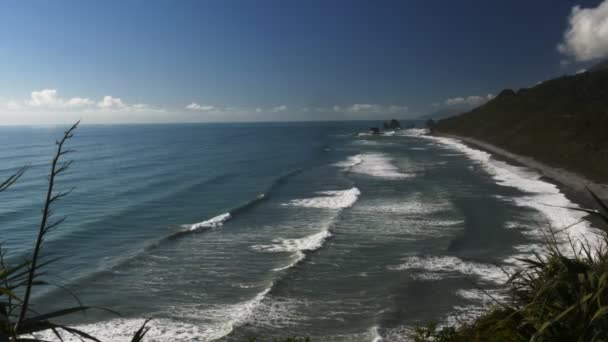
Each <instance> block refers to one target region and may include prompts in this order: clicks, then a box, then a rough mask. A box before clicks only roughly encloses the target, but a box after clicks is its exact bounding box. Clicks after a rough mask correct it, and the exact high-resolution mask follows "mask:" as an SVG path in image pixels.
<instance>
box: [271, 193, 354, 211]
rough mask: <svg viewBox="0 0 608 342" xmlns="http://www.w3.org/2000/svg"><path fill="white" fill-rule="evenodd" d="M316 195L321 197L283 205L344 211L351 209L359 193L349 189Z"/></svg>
mask: <svg viewBox="0 0 608 342" xmlns="http://www.w3.org/2000/svg"><path fill="white" fill-rule="evenodd" d="M316 194H317V195H321V196H319V197H312V198H304V199H295V200H291V201H289V202H288V203H285V204H283V205H285V206H295V207H305V208H319V209H344V208H349V207H352V206H353V204H355V202H357V199H358V198H359V195H360V194H361V191H359V189H357V188H351V189H348V190H336V191H319V192H316Z"/></svg>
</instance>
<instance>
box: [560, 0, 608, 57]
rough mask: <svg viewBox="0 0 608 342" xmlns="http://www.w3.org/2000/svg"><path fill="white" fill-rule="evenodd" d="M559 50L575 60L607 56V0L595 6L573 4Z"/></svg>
mask: <svg viewBox="0 0 608 342" xmlns="http://www.w3.org/2000/svg"><path fill="white" fill-rule="evenodd" d="M568 21H569V25H568V29H567V30H566V32H565V33H564V40H563V42H562V43H560V44H559V45H558V46H557V49H558V50H559V52H561V53H563V54H566V55H570V56H572V57H574V58H575V59H576V60H577V61H590V60H594V59H598V58H605V57H608V0H604V1H603V2H602V3H601V4H600V5H599V6H598V7H596V8H584V9H583V8H581V7H580V6H574V7H573V8H572V12H571V13H570V17H569V19H568Z"/></svg>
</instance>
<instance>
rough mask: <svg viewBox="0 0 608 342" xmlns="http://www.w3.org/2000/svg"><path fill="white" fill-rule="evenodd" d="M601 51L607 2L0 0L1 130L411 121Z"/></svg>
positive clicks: (569, 70)
mask: <svg viewBox="0 0 608 342" xmlns="http://www.w3.org/2000/svg"><path fill="white" fill-rule="evenodd" d="M607 57H608V0H574V1H569V0H537V1H529V0H527V1H523V0H510V1H487V0H461V1H448V0H444V1H437V0H424V1H423V0H419V1H417V0H412V1H388V0H386V1H385V0H382V1H381V0H377V1H372V0H369V1H357V0H349V1H340V0H332V1H330V0H322V1H317V0H307V1H290V0H277V1H266V0H256V1H249V0H243V1H234V0H218V1H211V0H209V1H204V0H200V1H188V0H179V1H173V0H157V1H152V0H103V1H101V0H100V1H93V0H91V1H81V0H53V1H48V0H38V1H36V0H31V1H30V0H2V1H1V2H0V125H12V124H63V123H70V122H73V121H75V120H78V119H82V120H83V122H84V123H91V124H95V123H102V124H108V123H162V122H235V121H245V122H251V121H302V120H361V119H386V118H390V117H397V118H412V117H416V116H418V115H423V114H428V113H431V112H433V111H437V110H440V109H445V108H449V107H450V106H456V105H469V106H476V105H479V104H482V103H484V102H485V101H487V100H489V99H491V98H492V97H493V96H494V95H493V94H497V93H499V92H500V91H501V90H502V89H504V88H521V87H531V86H534V85H536V84H537V83H538V82H540V81H543V80H546V79H549V78H553V77H557V76H561V75H564V74H574V73H576V72H581V71H584V70H585V69H587V68H589V67H590V66H591V65H593V64H594V63H596V62H597V61H599V60H602V59H604V58H607Z"/></svg>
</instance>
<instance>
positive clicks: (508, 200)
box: [0, 122, 596, 342]
mask: <svg viewBox="0 0 608 342" xmlns="http://www.w3.org/2000/svg"><path fill="white" fill-rule="evenodd" d="M372 125H377V123H370V122H327V123H255V124H253V123H251V124H183V125H181V124H179V125H178V124H175V125H108V126H102V125H100V126H95V125H90V126H87V125H83V126H81V127H79V128H78V129H77V131H76V134H75V137H74V138H73V139H71V140H70V141H69V143H68V145H69V148H72V149H74V150H75V151H76V152H74V153H73V154H71V155H68V156H69V158H71V159H72V160H73V161H74V163H73V164H72V167H71V168H70V169H69V171H68V172H67V173H65V174H64V175H62V176H61V177H60V179H59V180H58V182H57V186H58V187H59V188H60V189H63V190H69V189H72V188H73V192H72V193H71V194H70V195H69V196H68V197H66V198H65V199H64V200H63V201H61V202H59V203H58V204H57V205H56V206H55V208H54V212H55V217H56V218H59V217H62V216H65V217H67V220H66V221H65V222H64V223H63V224H62V225H61V226H60V227H58V228H57V229H56V230H54V231H53V232H51V233H50V235H49V236H48V238H47V239H46V241H45V245H44V248H43V253H44V256H45V258H47V259H50V258H55V257H59V258H60V259H59V260H58V261H56V262H54V263H52V264H51V265H49V266H48V267H47V268H46V270H47V273H48V275H47V276H46V277H47V279H48V280H50V281H51V282H54V283H58V284H61V285H62V286H65V287H67V288H68V289H70V290H71V291H72V292H73V293H74V294H75V295H76V296H77V297H78V298H79V299H80V301H81V302H82V303H83V304H84V305H87V306H96V307H103V308H108V309H111V310H114V311H117V312H119V313H121V315H122V316H117V315H115V314H113V313H110V312H107V311H103V310H91V311H90V312H89V313H88V314H87V315H86V316H82V315H77V316H74V317H71V318H69V319H68V320H67V321H66V323H69V324H72V325H75V326H77V327H79V328H81V329H83V330H85V331H87V332H89V333H91V334H93V335H94V336H97V337H98V338H100V339H103V340H107V341H119V342H120V341H129V340H130V338H129V336H130V335H132V333H133V332H134V331H135V330H136V329H137V328H138V327H139V326H140V325H141V323H142V322H143V320H144V319H146V318H152V319H153V320H152V323H151V326H152V330H151V331H150V332H149V334H148V341H151V342H155V341H243V340H246V339H247V338H248V337H259V338H261V339H262V340H263V341H265V340H270V339H271V338H274V337H286V336H293V335H297V336H310V337H311V338H312V339H313V341H370V342H371V341H408V340H409V337H408V336H409V335H410V334H411V332H412V329H413V328H414V327H415V326H417V325H420V324H425V323H427V322H429V321H439V322H441V323H442V324H458V322H460V321H462V320H463V319H467V318H469V317H473V316H475V315H477V314H479V313H480V312H482V311H483V310H484V308H486V307H487V306H488V305H490V304H492V301H493V300H492V299H490V298H489V297H488V296H487V295H485V294H484V292H483V291H481V290H480V288H482V289H484V291H486V292H488V293H490V294H492V295H493V297H494V298H496V299H499V300H500V299H501V298H504V282H505V280H506V279H507V275H506V274H505V272H504V271H507V272H508V271H509V270H512V269H513V267H516V265H517V263H518V260H517V258H521V257H525V256H529V255H530V254H531V253H533V252H535V251H542V248H543V247H542V241H543V233H542V230H541V229H540V228H539V227H549V226H551V227H554V228H556V229H557V228H563V227H566V226H568V225H572V224H574V225H573V226H572V227H571V228H569V231H570V232H571V234H572V236H573V237H575V238H581V237H582V238H588V239H592V238H593V236H594V232H595V231H596V230H595V229H594V228H593V227H592V226H591V224H590V223H589V222H587V221H585V220H584V218H583V214H582V213H580V212H577V211H573V210H570V209H566V208H565V207H568V206H576V204H574V203H572V202H570V201H569V200H568V199H567V198H566V197H565V196H564V194H562V193H561V192H560V190H559V188H558V187H557V186H555V185H553V184H551V183H549V182H547V181H546V180H544V179H543V178H541V176H540V175H539V174H537V173H536V172H534V171H532V170H528V169H525V168H523V167H518V166H513V165H509V164H508V163H505V162H503V161H500V160H496V159H495V158H493V157H492V156H490V155H489V154H488V153H485V152H482V151H478V150H475V149H473V148H470V147H467V146H465V145H463V144H462V143H460V142H458V141H456V140H453V139H448V138H438V137H429V136H426V135H424V134H423V133H424V132H422V131H421V130H402V131H396V132H389V133H388V134H386V135H382V136H370V135H366V134H362V135H355V133H357V132H365V131H366V130H367V129H368V128H369V127H370V126H372ZM64 129H65V127H56V126H53V127H51V126H38V127H0V176H2V177H5V176H8V175H9V174H10V173H11V172H14V171H15V170H17V169H18V168H19V167H20V166H23V165H27V166H28V170H27V172H26V174H25V175H24V176H23V177H22V178H21V179H20V180H19V182H18V183H17V184H16V185H15V186H14V187H12V188H11V189H10V191H7V192H4V193H2V194H0V195H1V198H2V203H3V205H2V206H1V207H0V223H1V224H0V240H2V242H3V249H4V250H5V251H6V252H7V258H8V259H9V260H12V261H18V260H21V259H22V258H23V257H25V256H27V253H28V251H30V250H31V248H32V247H33V244H34V237H35V234H36V230H37V226H38V224H39V216H40V210H41V208H42V203H43V199H44V195H45V194H44V191H45V189H46V175H47V174H48V171H49V168H50V159H51V157H52V153H53V149H54V141H55V140H56V139H57V138H58V137H59V136H60V134H61V133H62V131H63V130H64ZM564 249H567V247H566V246H564ZM34 305H35V309H36V310H39V311H45V310H50V309H53V308H60V307H64V306H67V305H77V302H75V300H74V299H73V298H72V295H71V294H70V293H68V292H67V291H65V290H64V289H61V288H55V287H49V288H40V289H37V292H36V295H35V297H34ZM47 337H48V338H52V335H47ZM67 340H70V339H67ZM73 340H74V341H76V339H73Z"/></svg>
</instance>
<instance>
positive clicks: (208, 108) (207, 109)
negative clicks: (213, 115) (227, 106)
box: [186, 102, 216, 112]
mask: <svg viewBox="0 0 608 342" xmlns="http://www.w3.org/2000/svg"><path fill="white" fill-rule="evenodd" d="M186 109H188V110H200V111H202V112H210V111H212V110H214V109H216V107H215V106H204V105H200V104H198V103H196V102H192V103H191V104H189V105H187V106H186Z"/></svg>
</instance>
